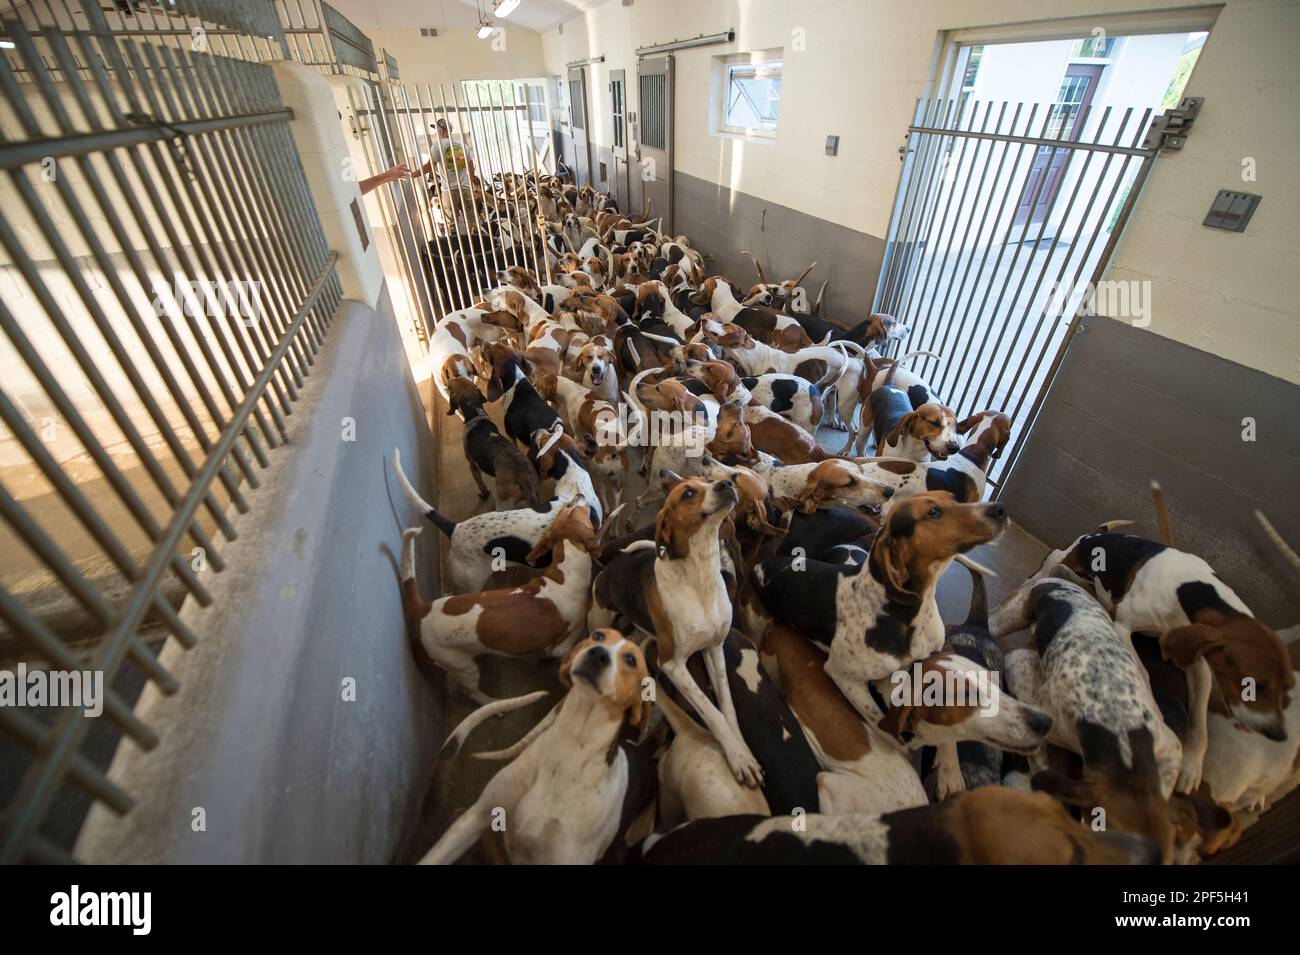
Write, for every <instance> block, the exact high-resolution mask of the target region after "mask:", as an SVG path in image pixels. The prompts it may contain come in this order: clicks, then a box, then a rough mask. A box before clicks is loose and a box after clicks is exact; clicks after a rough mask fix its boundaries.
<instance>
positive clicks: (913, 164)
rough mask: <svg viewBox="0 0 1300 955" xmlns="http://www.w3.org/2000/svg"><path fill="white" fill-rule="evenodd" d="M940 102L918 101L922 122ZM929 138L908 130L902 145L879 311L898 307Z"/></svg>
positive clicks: (930, 120)
mask: <svg viewBox="0 0 1300 955" xmlns="http://www.w3.org/2000/svg"><path fill="white" fill-rule="evenodd" d="M940 102H941V101H940V100H937V99H936V100H932V101H929V102H927V101H925V100H918V101H917V107H916V111H917V112H918V113H920V114H921V117H922V118H921V120H920V121H919V122H920V123H921V124H922V125H925V126H931V125H933V122H934V120H933V118H932V114H933V115H936V116H937V112H938V110H939V108H940ZM929 141H930V137H929V135H928V134H925V133H916V132H909V133H908V136H907V142H906V144H905V145H904V147H903V149H904V153H903V172H902V173H901V175H902V176H903V177H904V178H903V186H904V189H903V193H902V195H901V197H900V198H899V200H898V204H897V206H896V208H895V212H894V215H893V216H892V220H893V230H894V231H893V233H892V234H891V235H890V236H889V237H888V241H887V243H886V247H885V262H884V263H883V265H882V268H883V270H884V272H885V278H884V281H883V282H882V283H881V294H880V296H879V298H880V302H879V303H878V304H877V305H876V306H874V307H875V308H876V309H877V310H879V311H884V312H888V313H891V314H892V311H891V310H892V309H894V308H895V307H897V304H898V301H899V295H898V286H899V282H900V276H901V275H902V272H903V259H904V255H905V253H906V251H907V248H908V235H909V233H910V231H911V222H912V218H913V216H914V215H915V214H916V205H917V201H916V200H917V196H919V194H920V189H921V181H922V179H923V178H924V177H923V175H922V174H921V173H920V167H921V165H922V156H923V152H922V150H923V149H925V148H926V147H927V145H928V143H929Z"/></svg>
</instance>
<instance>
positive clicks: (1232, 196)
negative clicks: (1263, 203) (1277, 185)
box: [1203, 189, 1263, 232]
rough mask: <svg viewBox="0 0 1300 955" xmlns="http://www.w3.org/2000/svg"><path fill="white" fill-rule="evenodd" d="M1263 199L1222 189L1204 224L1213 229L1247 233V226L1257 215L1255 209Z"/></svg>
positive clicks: (1247, 193) (1252, 194)
mask: <svg viewBox="0 0 1300 955" xmlns="http://www.w3.org/2000/svg"><path fill="white" fill-rule="evenodd" d="M1261 198H1263V197H1262V196H1257V195H1255V194H1254V193H1251V192H1238V191H1236V190H1235V189H1220V190H1219V194H1218V195H1217V196H1215V197H1214V204H1213V205H1211V206H1210V211H1209V213H1207V214H1206V216H1205V222H1204V223H1203V224H1204V225H1207V226H1209V227H1210V228H1212V229H1225V230H1227V231H1228V232H1245V231H1246V225H1247V223H1249V222H1250V218H1251V216H1253V215H1254V214H1255V208H1256V207H1257V206H1258V205H1259V200H1260V199H1261Z"/></svg>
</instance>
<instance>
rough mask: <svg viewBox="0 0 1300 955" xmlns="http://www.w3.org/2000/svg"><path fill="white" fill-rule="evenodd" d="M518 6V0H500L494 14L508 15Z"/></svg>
mask: <svg viewBox="0 0 1300 955" xmlns="http://www.w3.org/2000/svg"><path fill="white" fill-rule="evenodd" d="M517 6H519V0H501V2H500V3H498V4H497V8H496V11H495V12H496V15H497V16H499V17H508V16H510V14H512V13H514V12H515V7H517Z"/></svg>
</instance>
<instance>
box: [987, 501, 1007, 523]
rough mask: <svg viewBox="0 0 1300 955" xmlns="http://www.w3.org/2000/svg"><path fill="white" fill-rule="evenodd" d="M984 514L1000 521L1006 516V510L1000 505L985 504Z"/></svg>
mask: <svg viewBox="0 0 1300 955" xmlns="http://www.w3.org/2000/svg"><path fill="white" fill-rule="evenodd" d="M984 513H985V514H987V515H988V516H989V517H991V518H993V519H994V520H998V521H1000V520H1002V518H1004V517H1006V516H1007V509H1006V508H1005V507H1003V506H1002V505H1001V504H985V505H984Z"/></svg>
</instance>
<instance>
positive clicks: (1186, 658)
mask: <svg viewBox="0 0 1300 955" xmlns="http://www.w3.org/2000/svg"><path fill="white" fill-rule="evenodd" d="M1160 650H1161V652H1162V653H1163V654H1164V656H1165V658H1166V659H1168V660H1171V661H1172V662H1173V664H1174V665H1175V666H1177V667H1178V668H1179V669H1182V670H1186V669H1188V668H1189V667H1190V666H1191V665H1192V664H1193V663H1195V662H1196V661H1197V660H1198V659H1201V658H1204V659H1205V662H1206V663H1208V664H1209V665H1210V669H1211V670H1212V671H1213V673H1214V679H1215V682H1216V683H1217V684H1218V686H1219V690H1220V691H1221V692H1222V693H1223V695H1224V698H1225V699H1228V700H1240V699H1242V688H1243V687H1244V686H1245V685H1246V683H1245V681H1246V680H1247V679H1250V680H1253V681H1254V685H1255V698H1254V699H1253V700H1242V705H1243V706H1244V707H1245V708H1246V709H1247V710H1251V711H1254V712H1256V713H1259V714H1261V715H1265V716H1267V717H1269V718H1270V724H1271V727H1272V728H1273V729H1274V732H1279V733H1281V734H1283V737H1284V736H1285V733H1286V712H1285V711H1286V707H1287V703H1288V701H1289V697H1290V693H1291V691H1292V689H1294V687H1295V672H1294V670H1293V668H1292V664H1291V658H1290V655H1289V654H1288V652H1287V648H1286V645H1285V644H1283V643H1282V638H1281V637H1279V636H1278V635H1277V633H1276V632H1275V631H1274V630H1272V629H1271V628H1269V627H1266V626H1264V624H1262V623H1260V622H1259V621H1258V620H1256V619H1255V618H1254V617H1250V616H1247V615H1246V614H1240V613H1233V614H1228V613H1223V612H1221V611H1219V610H1214V609H1204V610H1199V611H1197V613H1196V616H1195V619H1194V621H1193V623H1191V624H1190V625H1188V626H1185V627H1176V628H1174V629H1173V630H1170V631H1168V632H1167V633H1165V634H1164V635H1163V636H1161V638H1160ZM1251 729H1252V730H1254V731H1255V732H1261V730H1260V727H1258V726H1251ZM1264 735H1266V736H1267V735H1269V734H1267V733H1265V734H1264ZM1270 738H1273V737H1270Z"/></svg>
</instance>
